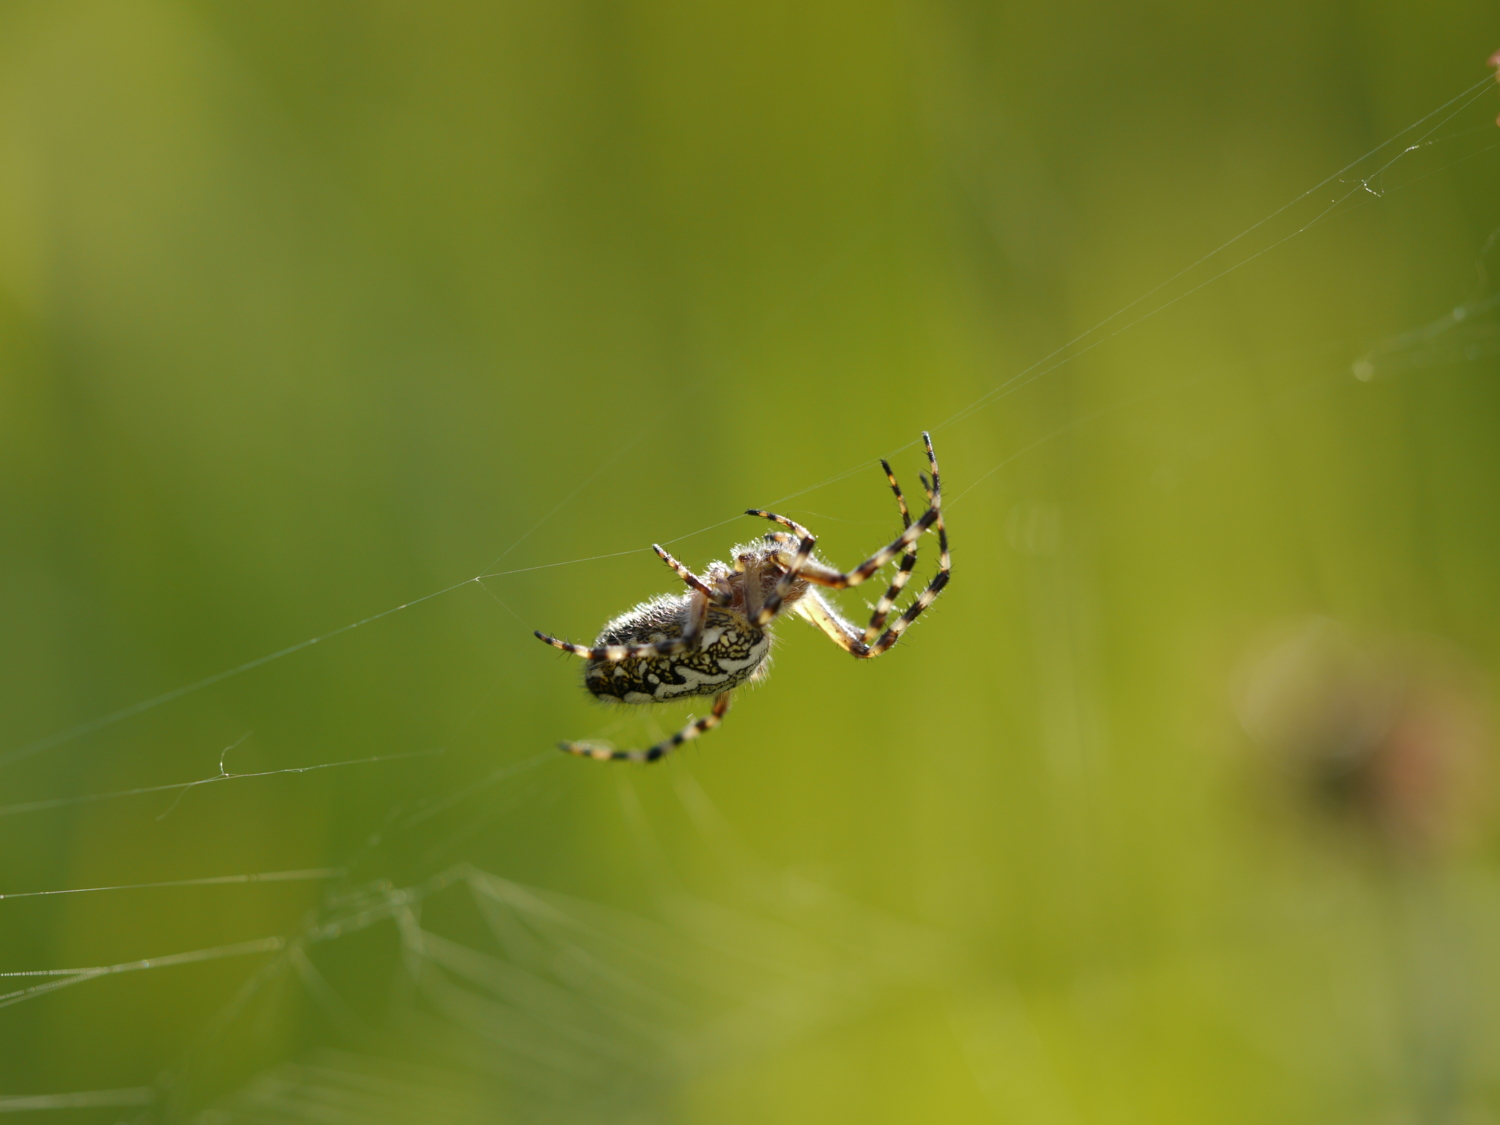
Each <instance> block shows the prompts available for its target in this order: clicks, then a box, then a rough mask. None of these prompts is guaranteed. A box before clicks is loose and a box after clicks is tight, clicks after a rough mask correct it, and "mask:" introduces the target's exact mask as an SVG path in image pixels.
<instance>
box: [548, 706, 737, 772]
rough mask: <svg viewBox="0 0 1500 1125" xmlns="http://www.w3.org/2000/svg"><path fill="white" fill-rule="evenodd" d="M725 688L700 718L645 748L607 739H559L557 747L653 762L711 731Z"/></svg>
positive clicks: (601, 757) (720, 714)
mask: <svg viewBox="0 0 1500 1125" xmlns="http://www.w3.org/2000/svg"><path fill="white" fill-rule="evenodd" d="M729 694H730V693H729V692H727V691H725V692H720V693H719V694H718V695H717V696H715V697H714V705H713V709H712V710H711V711H709V713H708V714H707V715H704V716H703V718H701V719H695V720H693V721H692V722H691V723H689V724H688V725H687V726H685V727H683V728H682V729H681V730H680V731H678V732H677V733H676V734H674V735H673V736H672V737H671V738H668V739H664V740H663V741H661V742H658V743H657V744H656V745H655V746H651V747H648V748H647V749H645V750H616V749H615V748H614V747H613V746H611V745H609V744H608V743H607V742H561V743H558V747H557V748H558V749H559V750H561V751H563V753H565V754H577V755H578V756H579V757H581V758H593V759H594V761H596V762H656V761H660V760H661V759H662V758H665V757H666V756H667V755H668V754H670V753H671V752H672V751H673V750H676V749H677V748H678V747H679V746H681V745H682V744H683V743H684V742H691V741H692V740H693V739H695V738H697V737H698V736H699V735H701V734H703V733H705V732H706V731H711V730H713V729H714V727H716V726H718V725H719V724H720V723H722V722H723V721H724V713H725V712H726V711H728V710H729Z"/></svg>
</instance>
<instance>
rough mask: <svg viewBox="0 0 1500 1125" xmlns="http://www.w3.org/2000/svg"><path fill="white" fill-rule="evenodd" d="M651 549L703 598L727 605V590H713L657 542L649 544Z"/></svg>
mask: <svg viewBox="0 0 1500 1125" xmlns="http://www.w3.org/2000/svg"><path fill="white" fill-rule="evenodd" d="M651 549H652V550H653V551H655V552H656V554H657V557H659V558H660V559H661V561H662V562H664V563H666V564H667V565H668V566H670V567H671V568H672V570H673V571H674V572H675V573H676V575H677V577H678V578H681V579H682V580H683V581H684V582H686V583H687V584H688V586H689V587H690V588H691V589H693V590H696V591H697V592H698V593H700V594H702V595H703V596H704V597H705V598H708V599H709V600H711V601H712V602H714V604H715V605H727V604H728V603H729V601H730V595H729V593H728V592H727V591H724V590H715V589H714V588H713V587H712V586H710V585H709V584H708V583H707V582H705V581H703V579H701V578H699V577H698V576H697V575H696V574H694V573H693V572H692V571H691V570H689V569H688V568H687V567H685V566H683V565H682V564H681V563H680V562H678V561H677V560H676V559H674V558H673V557H672V556H671V555H669V554H667V552H666V551H664V550H662V548H661V546H660V545H659V544H656V543H653V544H651Z"/></svg>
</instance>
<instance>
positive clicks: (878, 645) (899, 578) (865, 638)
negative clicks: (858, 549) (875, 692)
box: [797, 433, 953, 660]
mask: <svg viewBox="0 0 1500 1125" xmlns="http://www.w3.org/2000/svg"><path fill="white" fill-rule="evenodd" d="M922 441H923V443H924V444H925V445H926V447H927V461H928V465H929V466H930V467H931V469H932V478H931V480H929V479H928V478H927V477H926V476H925V475H924V476H923V477H922V486H923V488H924V489H925V490H926V492H927V503H928V508H927V511H926V512H924V513H923V514H922V517H921V518H920V519H919V520H917V521H916V522H915V523H910V524H909V525H908V526H907V528H906V530H905V531H903V532H902V533H901V537H900V538H898V539H897V540H896V541H895V542H893V543H891V544H890V545H889V546H887V547H885V548H883V549H882V550H880V551H877V552H876V553H875V554H873V555H871V556H870V557H869V558H868V559H866V560H865V561H864V562H862V563H861V564H860V565H859V566H857V567H855V568H854V569H853V570H851V571H849V572H847V573H844V572H840V571H837V570H835V569H833V568H832V567H829V566H825V565H823V564H822V563H819V562H809V563H808V564H807V565H806V566H804V567H803V569H802V571H801V575H802V577H803V578H804V579H805V580H806V581H808V582H812V583H815V584H816V585H819V586H824V587H827V588H829V589H834V590H843V589H847V588H848V587H850V586H858V585H859V584H860V583H861V582H863V581H864V580H865V579H867V578H869V577H870V576H871V575H872V574H874V573H875V572H876V571H878V570H879V569H880V568H881V567H882V566H884V565H885V564H886V563H887V562H889V561H890V560H891V559H892V558H894V557H895V556H896V554H897V553H898V552H899V551H900V550H901V549H902V547H903V546H904V545H906V544H907V543H911V544H915V542H916V538H917V536H919V535H921V534H922V533H923V532H924V531H926V530H927V529H928V528H931V529H932V530H933V531H935V532H936V533H937V537H938V552H939V555H938V570H937V573H936V574H934V575H933V576H932V579H931V581H929V582H928V583H927V588H926V589H925V590H923V591H922V592H921V593H920V594H919V595H918V596H917V598H916V600H915V601H913V602H912V604H911V605H910V606H908V607H907V609H906V612H905V613H903V614H902V615H901V616H900V617H898V618H897V619H896V620H895V622H894V623H892V625H891V627H890V628H889V629H886V630H885V632H884V633H883V634H881V635H880V639H879V640H875V639H874V638H875V636H876V634H877V633H880V629H881V627H882V626H883V625H884V624H885V620H886V617H887V616H888V615H889V613H890V611H891V609H892V607H893V605H894V603H895V599H896V597H897V595H898V594H899V593H900V592H901V589H902V587H904V586H905V585H906V581H907V578H908V577H909V575H910V571H911V566H912V565H914V564H915V562H916V560H915V557H914V556H915V550H916V549H915V546H912V547H911V549H910V551H909V552H908V554H907V555H906V557H905V558H903V559H902V561H901V570H900V571H898V572H897V574H896V576H895V578H894V579H893V581H892V582H891V586H890V588H889V589H888V590H887V591H886V594H885V596H884V597H883V598H881V599H880V602H879V604H877V605H876V607H875V612H874V614H873V616H872V617H871V618H870V624H869V625H868V626H867V627H866V629H865V631H864V633H863V634H861V633H860V631H859V630H858V629H856V628H855V627H854V626H853V625H852V624H850V623H849V622H848V621H847V620H845V619H844V617H843V616H842V615H841V614H840V613H839V612H838V610H837V609H835V608H834V607H833V606H832V605H830V604H829V603H828V602H827V601H826V600H825V599H824V598H822V597H821V596H812V597H808V598H804V599H803V600H802V601H801V602H799V603H798V605H797V608H798V611H799V612H800V613H801V614H802V616H804V617H806V618H807V619H808V620H809V621H811V622H812V623H813V624H814V625H816V626H818V628H820V629H822V630H823V632H825V633H826V634H828V636H829V637H830V638H831V639H832V640H833V641H834V642H835V643H836V644H838V646H839V647H840V648H842V649H844V651H846V652H848V653H850V654H851V655H853V656H856V657H859V658H860V659H863V660H869V659H873V658H874V657H877V656H879V655H881V654H882V653H884V652H886V651H888V650H889V649H890V647H891V646H892V645H894V644H895V643H896V642H897V641H898V640H900V639H901V634H902V633H904V632H906V630H907V628H908V627H909V626H910V625H911V623H912V622H913V621H915V620H916V619H917V618H918V617H919V616H921V614H922V612H923V611H924V610H925V609H926V608H927V607H928V606H930V605H931V604H932V603H933V602H934V601H936V600H937V596H938V595H939V594H941V593H942V592H943V588H944V587H945V586H947V585H948V580H949V578H950V577H951V575H952V572H953V560H952V558H951V556H950V555H949V552H948V529H947V527H945V526H944V524H943V507H942V505H943V486H942V477H941V476H940V474H939V471H938V463H937V455H936V453H934V452H933V449H932V439H931V438H930V437H928V435H927V434H925V433H924V434H923V435H922ZM886 474H887V476H888V477H889V478H890V481H891V487H892V488H893V489H894V490H895V491H896V493H897V496H898V498H899V497H900V488H899V486H897V484H896V480H895V476H894V475H893V474H891V472H890V467H889V466H886ZM900 502H901V506H902V509H903V513H904V509H905V507H906V504H905V501H904V499H902V500H901V501H900ZM872 641H874V643H873V644H872V643H871V642H872Z"/></svg>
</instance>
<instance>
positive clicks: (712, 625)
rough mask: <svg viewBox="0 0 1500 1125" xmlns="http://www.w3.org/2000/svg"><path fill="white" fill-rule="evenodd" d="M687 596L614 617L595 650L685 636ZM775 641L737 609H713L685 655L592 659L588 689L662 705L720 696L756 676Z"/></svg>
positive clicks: (629, 700)
mask: <svg viewBox="0 0 1500 1125" xmlns="http://www.w3.org/2000/svg"><path fill="white" fill-rule="evenodd" d="M689 612H690V601H689V599H688V598H685V597H684V598H659V599H657V600H656V601H653V602H648V603H646V604H645V605H642V606H637V607H636V608H635V609H633V610H631V611H630V612H629V613H626V614H624V615H622V616H620V617H617V618H615V619H614V620H613V621H611V622H610V623H609V624H608V625H606V626H605V627H604V632H602V633H600V634H599V639H598V640H597V641H596V642H595V647H601V648H602V647H604V646H605V645H641V644H651V643H654V642H659V641H666V640H671V639H672V638H674V637H680V636H682V633H683V629H684V628H685V626H686V623H687V620H688V614H689ZM770 650H771V638H770V636H769V635H767V633H766V632H765V630H763V629H757V628H756V627H755V626H754V625H752V624H750V622H749V621H747V620H746V619H745V618H744V617H742V616H741V615H740V614H738V613H735V612H734V611H733V610H727V609H720V608H718V607H710V608H709V611H708V620H707V623H706V624H705V626H704V629H703V633H702V635H701V636H699V637H698V638H697V641H696V643H694V644H693V645H692V647H690V648H688V649H687V650H686V651H685V652H678V653H672V654H670V655H666V656H651V657H642V658H633V659H629V660H615V661H610V660H590V661H589V662H588V664H587V666H586V667H585V668H584V671H583V682H584V686H585V687H587V688H588V689H589V691H591V692H593V693H594V694H595V695H597V696H599V697H600V698H601V699H615V700H619V701H620V702H622V703H659V702H661V701H662V700H666V699H678V698H680V697H682V696H687V695H718V694H719V693H720V692H722V691H728V690H729V689H730V688H733V687H738V686H739V685H740V684H743V683H744V682H745V681H746V680H748V679H750V678H751V677H752V676H754V675H755V673H756V671H757V670H758V669H759V668H760V667H761V666H762V665H763V664H764V663H765V659H766V656H767V654H768V653H769V652H770Z"/></svg>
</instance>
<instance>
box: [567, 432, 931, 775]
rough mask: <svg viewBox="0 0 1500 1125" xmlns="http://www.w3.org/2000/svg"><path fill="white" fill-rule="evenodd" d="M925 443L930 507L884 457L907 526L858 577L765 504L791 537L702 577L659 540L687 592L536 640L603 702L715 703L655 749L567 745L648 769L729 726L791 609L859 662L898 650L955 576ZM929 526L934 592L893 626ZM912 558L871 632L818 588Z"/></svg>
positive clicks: (773, 535)
mask: <svg viewBox="0 0 1500 1125" xmlns="http://www.w3.org/2000/svg"><path fill="white" fill-rule="evenodd" d="M922 441H923V443H924V444H925V445H926V448H927V461H928V464H929V465H930V466H931V468H932V479H931V480H928V479H927V478H926V477H925V476H924V477H923V478H922V483H923V486H924V487H925V489H926V491H927V501H928V508H927V511H925V512H923V513H922V515H921V516H920V517H919V518H918V519H917V520H916V521H915V522H913V521H912V518H911V513H910V512H909V511H908V510H907V507H906V499H905V497H903V496H902V494H901V487H900V485H898V484H897V483H896V477H895V474H893V473H892V472H891V467H890V465H888V464H887V463H886V462H885V461H881V465H882V467H884V469H885V475H886V479H887V480H889V481H890V484H891V491H892V492H894V493H895V494H896V502H897V504H898V505H900V508H901V519H902V522H903V524H904V525H905V529H904V530H903V531H902V533H901V534H900V536H898V537H897V538H896V540H895V541H894V542H892V543H891V544H889V545H888V546H886V547H884V548H882V549H881V550H879V551H877V552H876V553H875V554H873V555H871V556H870V557H869V558H868V559H866V560H865V561H864V562H862V563H860V565H859V566H857V567H855V568H854V569H853V570H851V571H847V572H845V571H840V570H838V569H836V568H835V567H832V566H830V565H829V564H827V563H825V562H822V561H820V560H819V559H817V558H816V557H814V554H813V552H814V548H815V547H816V546H817V539H816V538H815V537H814V536H813V534H812V533H811V532H809V531H808V530H807V529H806V528H805V527H803V526H802V525H801V524H799V523H796V522H794V521H792V520H789V519H787V518H786V517H785V516H778V515H775V514H774V513H772V512H766V511H762V510H760V509H758V508H755V509H751V510H750V511H749V512H747V513H746V515H751V516H759V517H760V518H762V519H768V520H771V521H773V522H775V523H778V524H780V525H781V526H782V527H784V528H786V529H787V531H789V532H790V533H791V534H788V533H787V532H784V531H771V532H767V533H766V535H765V537H764V538H762V539H760V540H757V541H755V542H753V543H748V544H745V545H743V546H739V547H736V548H735V550H734V555H733V559H734V561H733V562H732V563H730V564H725V563H720V562H715V563H711V564H709V568H708V572H707V574H706V575H705V576H704V577H702V578H699V577H698V576H697V575H695V574H694V573H693V572H692V571H690V570H688V569H687V568H686V567H685V566H683V565H682V564H681V563H680V562H678V561H677V560H676V559H674V558H673V557H672V556H671V555H669V554H667V552H666V551H664V550H662V549H661V547H659V546H656V545H655V544H653V545H652V550H654V551H655V552H656V553H657V554H658V555H660V556H661V558H662V561H663V562H665V563H666V564H667V565H668V566H670V567H671V568H672V569H673V570H674V571H675V572H676V573H677V576H678V577H679V578H681V579H682V580H683V582H685V583H686V584H687V586H688V592H687V593H685V594H678V595H670V594H668V595H662V596H661V597H658V598H654V599H652V600H651V601H649V602H644V603H642V604H641V605H638V606H636V607H635V608H634V609H632V610H630V611H629V612H627V613H623V614H621V615H620V616H619V617H616V618H615V619H614V620H613V621H611V622H609V624H607V625H605V626H604V630H603V632H601V633H600V634H599V638H598V640H596V641H595V642H594V644H593V647H588V646H585V645H575V644H570V643H568V642H567V641H560V640H558V639H557V638H556V637H549V636H547V635H546V634H545V633H537V636H538V637H540V638H541V639H542V640H544V641H546V642H547V643H548V644H550V645H552V646H554V647H556V648H560V649H562V650H563V651H564V652H571V653H574V654H575V655H577V656H581V657H583V658H584V659H586V660H587V661H588V664H587V665H585V667H584V672H583V682H584V686H585V687H587V688H588V689H589V691H591V692H593V693H594V694H595V695H596V696H598V697H600V698H601V699H607V700H612V701H618V702H621V703H662V702H665V701H667V700H670V699H679V698H681V697H683V696H688V695H712V696H714V697H715V698H714V705H713V710H712V711H711V712H710V713H709V714H708V715H706V716H704V717H703V718H701V719H698V720H696V721H695V722H693V723H691V724H689V725H688V726H687V727H685V728H684V729H683V730H681V731H679V732H678V733H677V734H675V735H673V736H672V737H671V738H669V739H667V740H666V741H665V742H660V743H657V744H656V745H655V746H653V747H651V748H650V749H649V750H615V749H613V748H612V747H609V746H605V745H601V744H598V743H590V742H564V743H563V744H562V748H563V749H564V750H566V751H568V752H569V753H571V754H582V755H585V756H587V757H591V758H603V759H609V758H615V759H628V760H631V761H647V762H649V761H655V760H656V759H657V758H660V757H661V756H662V755H664V754H666V753H668V752H669V751H671V750H674V749H676V748H677V747H678V746H680V745H682V743H684V742H686V741H688V740H689V739H691V738H697V737H698V735H700V734H702V733H703V732H704V731H706V730H711V729H712V728H713V727H716V726H718V725H719V722H720V720H722V719H723V717H724V713H725V712H726V711H728V710H729V697H730V693H731V692H732V691H733V690H734V689H735V688H737V687H740V686H741V685H743V684H746V683H753V682H755V681H756V680H759V679H762V678H764V676H765V674H766V672H767V670H768V669H769V667H770V666H769V663H768V661H767V658H768V657H769V656H770V652H771V623H772V622H773V621H774V620H775V619H776V618H777V617H778V616H779V615H780V614H781V613H783V612H784V611H786V610H791V611H792V612H794V613H796V614H798V615H799V616H801V617H803V618H805V619H806V620H808V621H810V622H812V623H813V624H814V625H816V626H818V628H820V629H822V630H823V632H825V633H827V634H828V636H829V637H831V638H832V639H833V641H834V643H836V644H837V645H839V647H841V648H842V649H844V651H846V652H848V653H850V654H851V655H853V656H855V657H859V658H861V659H871V658H873V657H876V656H879V655H880V654H881V653H883V652H886V651H887V650H889V649H890V647H891V646H892V645H894V644H895V643H896V642H897V641H898V640H899V639H900V637H901V634H902V633H904V632H905V631H906V628H907V626H908V625H910V624H911V623H912V622H913V621H914V620H916V618H917V616H918V615H919V614H920V613H921V612H922V611H923V610H924V609H926V608H927V607H928V606H929V605H931V604H932V603H933V601H934V599H936V598H937V596H938V594H940V593H941V592H942V590H943V587H944V586H946V585H947V584H948V577H949V574H950V573H951V572H952V565H951V561H950V559H949V557H948V532H947V529H946V528H945V527H944V526H943V516H942V480H941V477H940V476H939V474H938V464H937V456H936V455H935V454H934V453H933V450H932V440H931V439H930V438H929V437H928V436H927V435H926V434H925V433H924V434H923V435H922ZM929 530H931V531H935V532H936V533H937V536H938V550H939V552H940V557H939V560H938V571H937V573H936V574H934V575H933V576H932V580H931V581H930V582H928V584H927V588H926V589H925V590H923V591H922V593H921V594H920V595H918V596H917V598H916V600H915V601H913V602H912V604H911V605H910V606H908V607H907V609H906V611H905V612H904V613H902V614H901V616H900V617H898V618H897V619H896V620H895V621H894V622H893V623H892V624H891V625H890V627H889V628H887V627H886V619H887V618H888V617H889V616H890V613H891V609H892V608H893V607H894V605H895V601H896V598H897V597H898V596H899V595H900V593H901V591H902V589H903V588H904V587H905V586H906V582H907V579H908V578H910V577H911V572H912V568H913V567H914V566H916V563H917V546H916V543H917V539H918V538H919V537H920V536H921V535H922V534H923V533H924V532H926V531H929ZM903 551H904V552H905V555H904V557H903V558H902V560H901V565H900V567H899V568H898V569H897V571H896V574H895V575H894V577H893V578H892V579H891V584H890V587H889V588H888V589H887V590H886V592H885V596H884V597H882V598H881V599H880V601H879V603H878V604H877V605H876V606H875V612H874V613H873V615H872V616H871V617H870V623H869V625H867V626H866V627H865V629H864V630H863V631H861V630H859V629H857V628H856V627H855V626H854V625H853V624H852V623H851V622H849V621H848V620H847V619H846V618H845V617H844V616H843V615H842V614H841V613H839V611H838V610H837V609H836V608H834V606H833V605H832V604H831V603H830V602H829V601H828V599H827V598H825V597H824V596H823V594H822V592H821V591H820V590H819V589H818V588H817V587H824V588H826V589H833V590H842V589H845V588H847V587H849V586H858V585H859V584H860V583H861V582H864V581H865V580H866V579H868V578H869V577H870V576H871V575H873V574H875V572H876V571H878V570H879V569H880V568H881V567H883V566H884V565H885V564H886V563H888V562H890V561H891V560H892V559H893V558H895V557H896V556H897V555H898V554H901V553H902V552H903ZM877 638H878V639H877Z"/></svg>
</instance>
